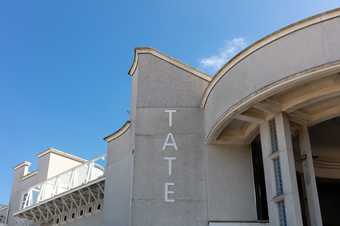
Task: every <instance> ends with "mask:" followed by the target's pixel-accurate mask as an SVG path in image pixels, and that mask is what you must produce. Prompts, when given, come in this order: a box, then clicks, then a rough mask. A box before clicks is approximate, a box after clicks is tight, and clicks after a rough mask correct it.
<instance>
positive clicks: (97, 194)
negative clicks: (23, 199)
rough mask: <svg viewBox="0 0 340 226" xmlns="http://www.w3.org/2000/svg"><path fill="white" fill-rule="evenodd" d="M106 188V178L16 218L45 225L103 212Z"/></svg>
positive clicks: (27, 210)
mask: <svg viewBox="0 0 340 226" xmlns="http://www.w3.org/2000/svg"><path fill="white" fill-rule="evenodd" d="M104 188H105V178H99V179H98V180H95V181H92V182H91V183H89V184H86V185H84V186H81V187H79V188H77V189H73V190H71V191H69V192H67V193H64V194H61V195H59V196H56V197H54V198H53V199H50V200H46V201H45V202H41V203H39V204H38V205H34V206H32V207H30V208H26V209H23V210H21V211H19V212H17V213H16V214H15V216H16V217H19V218H24V219H26V220H29V221H32V222H33V223H36V224H45V225H58V224H62V223H65V222H70V221H74V220H76V219H79V218H82V217H84V216H89V215H93V214H96V213H98V212H100V211H102V209H103V201H104Z"/></svg>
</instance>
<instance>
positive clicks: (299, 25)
mask: <svg viewBox="0 0 340 226" xmlns="http://www.w3.org/2000/svg"><path fill="white" fill-rule="evenodd" d="M339 16H340V8H336V9H333V10H329V11H326V12H323V13H319V14H317V15H314V16H311V17H307V18H306V19H303V20H300V21H298V22H295V23H293V24H290V25H288V26H286V27H283V28H281V29H279V30H277V31H275V32H273V33H271V34H269V35H267V36H265V37H263V38H262V39H260V40H258V41H256V42H254V43H253V44H252V45H250V46H248V47H247V48H245V49H244V50H242V51H241V52H240V53H238V54H237V55H236V56H234V57H233V58H232V59H230V60H229V61H228V62H227V63H226V64H225V65H224V66H223V67H222V68H221V69H220V70H218V71H217V73H216V74H215V75H214V76H213V78H212V80H211V82H210V83H209V85H208V86H207V88H206V89H205V91H204V93H203V96H202V102H201V107H202V108H204V107H205V105H206V103H207V100H208V97H209V95H210V93H211V91H212V90H213V88H214V87H215V85H216V84H217V83H218V81H219V80H220V79H221V78H222V77H223V76H224V75H225V74H226V73H227V72H228V71H229V70H231V69H232V68H233V67H234V66H235V65H237V64H238V63H240V62H241V61H242V60H243V59H245V58H247V57H248V56H249V55H251V54H252V53H254V52H256V51H257V50H259V49H261V48H262V47H265V46H266V45H268V44H270V43H272V42H274V41H276V40H278V39H280V38H282V37H285V36H287V35H289V34H291V33H293V32H296V31H298V30H301V29H304V28H306V27H309V26H312V25H314V24H318V23H321V22H324V21H327V20H330V19H333V18H336V17H339Z"/></svg>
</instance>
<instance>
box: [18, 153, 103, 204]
mask: <svg viewBox="0 0 340 226" xmlns="http://www.w3.org/2000/svg"><path fill="white" fill-rule="evenodd" d="M105 160H106V157H105V155H103V156H100V157H97V158H95V159H93V160H90V161H87V162H85V163H83V164H81V165H79V166H76V167H74V168H71V169H69V170H67V171H65V172H63V173H61V174H58V175H56V176H54V177H51V178H49V179H47V180H46V181H43V182H41V183H39V184H37V185H34V186H32V187H30V188H29V189H28V190H27V191H25V192H23V194H22V199H21V200H22V202H21V205H20V210H23V209H25V208H28V207H30V206H33V205H35V204H37V203H39V202H42V201H44V200H47V199H50V198H53V197H55V196H57V195H59V194H62V193H64V192H67V191H69V190H71V189H73V188H76V187H79V186H82V185H85V184H88V183H90V182H91V181H94V180H96V179H98V178H100V177H102V176H104V171H105Z"/></svg>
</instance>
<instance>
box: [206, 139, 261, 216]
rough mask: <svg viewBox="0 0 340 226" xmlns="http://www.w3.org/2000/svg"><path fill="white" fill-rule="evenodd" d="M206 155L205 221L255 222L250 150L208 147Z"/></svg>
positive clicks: (220, 146)
mask: <svg viewBox="0 0 340 226" xmlns="http://www.w3.org/2000/svg"><path fill="white" fill-rule="evenodd" d="M208 156H209V157H208V204H209V206H208V214H209V220H211V221H256V220H257V213H256V201H255V188H254V177H253V166H252V156H251V150H250V147H249V146H248V145H245V146H240V145H209V151H208Z"/></svg>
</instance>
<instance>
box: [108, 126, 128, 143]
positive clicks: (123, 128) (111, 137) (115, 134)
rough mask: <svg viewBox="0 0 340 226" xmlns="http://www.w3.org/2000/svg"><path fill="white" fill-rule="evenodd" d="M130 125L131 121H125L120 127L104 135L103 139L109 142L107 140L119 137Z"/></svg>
mask: <svg viewBox="0 0 340 226" xmlns="http://www.w3.org/2000/svg"><path fill="white" fill-rule="evenodd" d="M130 126H131V122H130V121H127V122H125V123H124V125H123V126H122V127H120V128H119V129H118V130H117V131H115V132H114V133H111V134H110V135H108V136H106V137H104V140H105V141H106V142H108V143H109V142H111V141H113V140H115V139H117V138H119V137H120V136H122V135H123V134H124V133H125V132H126V131H128V129H129V128H130Z"/></svg>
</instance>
